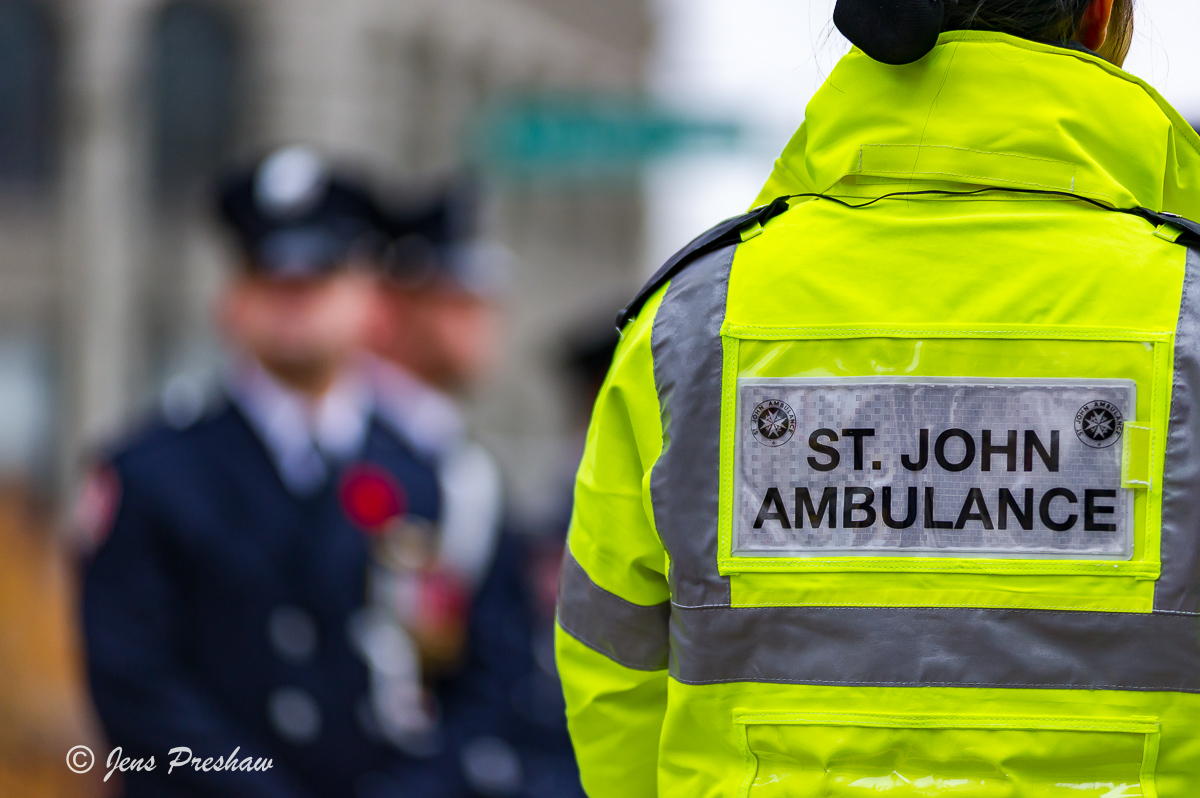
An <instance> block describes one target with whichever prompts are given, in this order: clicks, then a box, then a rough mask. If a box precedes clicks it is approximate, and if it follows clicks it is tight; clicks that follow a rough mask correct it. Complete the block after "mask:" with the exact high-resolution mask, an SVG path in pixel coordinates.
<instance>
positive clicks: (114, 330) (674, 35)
mask: <svg viewBox="0 0 1200 798" xmlns="http://www.w3.org/2000/svg"><path fill="white" fill-rule="evenodd" d="M832 5H833V2H832V0H605V2H595V1H594V0H593V1H592V2H588V0H339V2H329V1H328V0H228V1H226V0H165V1H164V0H0V673H2V674H4V675H5V677H6V678H5V679H4V680H3V682H4V683H3V684H2V685H0V795H14V796H16V795H19V796H42V795H46V796H50V795H64V796H66V795H84V794H92V792H89V791H93V792H94V790H95V789H96V787H97V783H98V781H99V778H98V777H97V778H96V779H90V778H88V779H85V778H83V777H78V776H73V775H72V774H70V773H69V772H68V771H67V770H66V768H65V767H64V763H63V756H64V755H65V752H66V750H67V749H68V748H70V747H71V746H72V745H75V744H77V743H79V742H80V741H86V740H94V739H97V726H96V722H95V720H94V719H93V717H92V713H91V710H90V706H89V701H88V697H87V694H86V690H85V688H84V679H83V678H82V675H81V674H82V665H81V654H80V651H81V644H80V642H79V633H78V631H77V621H76V615H77V611H76V609H75V607H76V601H77V599H76V594H75V590H76V575H75V573H76V572H75V568H76V566H75V564H74V555H73V554H72V547H73V543H72V540H71V537H72V534H71V531H70V530H71V529H72V523H71V520H70V519H71V516H72V513H73V512H74V511H75V509H76V508H77V507H78V506H79V504H80V502H81V501H83V502H84V503H85V504H86V497H82V498H81V497H80V483H81V477H82V474H83V472H84V469H85V467H86V465H87V463H88V460H89V456H90V454H91V453H92V452H94V451H96V450H97V448H98V447H100V446H103V445H104V444H106V443H107V442H109V441H112V440H114V439H116V438H117V436H119V435H120V434H121V433H122V432H123V431H124V430H127V429H129V428H130V426H131V425H132V424H134V423H136V421H137V420H138V419H140V418H143V417H145V416H146V415H147V414H151V413H155V412H165V413H168V414H169V413H171V412H182V411H186V409H187V408H188V407H189V406H190V405H191V404H195V403H196V402H198V401H200V399H198V398H197V397H200V396H202V395H203V392H204V390H205V385H206V383H207V381H208V380H210V379H211V376H212V374H213V372H214V371H215V369H216V368H217V366H218V364H219V362H220V359H221V354H220V351H221V350H220V346H219V343H218V341H217V339H216V337H215V335H214V333H213V331H212V324H211V319H210V315H211V311H210V308H211V307H212V304H213V301H214V298H215V296H216V295H217V293H218V292H219V290H220V287H221V285H222V282H223V281H224V280H225V278H226V276H227V273H228V268H227V264H228V262H229V261H230V259H231V258H232V257H233V255H232V254H231V251H230V245H229V242H228V241H227V240H226V238H225V236H224V234H222V232H221V231H220V230H218V229H217V227H216V226H215V225H214V223H213V221H212V218H211V209H212V199H211V191H212V184H213V179H214V175H215V174H217V172H218V170H219V169H220V168H221V167H223V166H224V165H226V164H228V163H230V162H234V161H237V160H238V159H245V158H248V157H250V156H253V155H255V154H261V153H262V152H264V151H265V150H267V149H269V148H272V147H275V146H279V145H284V144H292V143H302V144H307V145H311V146H312V147H314V148H316V149H318V150H320V151H321V152H322V153H324V154H325V155H326V156H327V157H329V158H330V159H331V160H333V161H334V162H337V163H338V164H342V165H345V167H346V168H351V169H353V170H355V171H356V172H357V173H358V174H360V175H362V176H363V178H364V179H365V180H367V181H368V182H370V183H371V184H373V185H374V186H376V187H377V188H379V189H380V190H381V191H384V192H387V191H393V190H395V187H397V186H404V187H406V188H407V189H408V190H410V191H418V190H419V189H420V188H421V187H422V186H432V185H435V184H437V183H438V182H439V181H443V180H445V179H446V178H447V177H448V176H450V175H460V176H461V175H464V174H469V175H471V176H472V178H473V180H474V181H475V182H476V184H477V185H478V186H479V187H480V192H481V196H482V213H481V219H482V227H483V230H482V237H483V238H484V239H485V240H486V241H487V242H488V243H489V244H490V245H493V246H494V247H496V248H497V250H498V251H503V252H505V253H506V254H505V256H504V257H503V261H504V271H505V275H504V281H503V282H504V287H503V290H502V292H501V294H500V296H501V303H500V304H501V309H502V313H503V320H504V323H503V329H504V335H503V340H502V342H501V346H500V347H499V353H498V355H497V356H496V358H495V362H493V363H491V364H489V368H488V371H487V374H486V375H485V377H484V378H483V380H482V382H481V384H479V385H477V386H476V387H475V389H474V390H473V391H471V392H470V393H469V395H467V396H466V397H464V401H465V404H466V408H467V415H468V419H469V424H470V427H471V428H472V430H473V431H474V434H475V435H476V436H477V437H478V439H479V440H480V441H482V442H483V443H484V444H485V445H486V446H487V447H488V448H489V449H490V450H491V451H492V453H493V454H494V455H495V457H496V459H497V461H498V463H499V465H500V467H501V470H502V472H503V475H504V478H505V482H506V485H507V489H508V501H507V511H508V513H509V515H510V516H511V517H512V524H513V526H514V528H516V529H520V530H527V531H528V533H529V534H538V531H539V530H542V529H544V528H546V527H550V526H554V525H555V524H560V523H561V518H562V516H563V512H564V508H563V503H564V496H567V495H569V494H568V491H569V487H570V481H571V476H572V474H573V472H574V469H575V465H576V463H577V459H578V456H579V453H580V451H581V445H582V444H581V426H582V425H583V424H584V423H586V407H582V408H581V407H580V396H583V397H586V396H587V395H588V393H587V391H586V390H584V391H582V392H581V391H580V390H579V386H578V385H577V384H575V383H573V382H572V379H571V378H570V377H569V375H568V374H567V370H565V369H564V364H565V363H567V362H568V361H571V359H572V358H575V359H576V360H579V359H580V358H583V359H586V358H587V357H588V356H594V352H593V351H592V350H593V349H595V346H600V351H601V353H602V354H601V355H600V357H601V358H603V345H602V344H596V342H597V341H600V342H602V341H603V340H604V336H605V335H606V330H608V329H611V326H610V325H611V319H612V317H613V314H614V313H615V311H616V310H617V309H618V308H619V307H620V306H621V305H622V304H623V302H624V301H625V300H627V299H628V298H629V297H631V296H632V294H633V293H634V292H635V291H636V289H637V287H638V286H639V285H640V284H641V283H642V282H643V280H644V279H645V277H646V276H647V275H648V274H649V273H650V272H651V271H653V269H654V268H656V267H657V265H658V264H659V263H660V262H661V261H662V260H663V259H665V258H666V257H667V256H668V255H670V253H671V252H673V251H674V250H675V249H677V248H678V247H680V246H682V245H683V244H684V243H686V242H687V241H688V240H689V239H690V238H692V237H693V236H695V235H696V234H698V233H699V232H701V231H703V230H704V229H706V228H707V227H709V226H711V225H712V224H714V223H715V222H717V221H719V220H720V219H721V218H724V217H726V216H729V215H732V214H735V213H738V212H740V211H741V210H743V209H744V208H745V207H746V206H747V205H748V204H749V202H750V201H751V200H752V199H753V198H754V196H755V194H756V193H757V191H758V188H759V186H760V185H761V182H762V181H763V180H764V179H765V177H766V175H767V173H768V172H769V169H770V166H771V162H772V160H773V159H774V157H775V155H776V154H777V153H778V151H779V150H780V149H782V147H783V145H784V143H786V141H787V139H788V138H789V136H790V135H791V133H792V132H793V131H794V129H795V128H796V127H797V126H798V125H799V123H800V122H801V121H802V119H803V115H804V105H805V103H806V101H807V99H808V97H809V96H810V95H811V94H812V92H813V91H814V90H815V89H816V88H817V87H818V86H819V85H820V83H821V82H822V80H823V79H824V76H825V75H826V74H827V73H828V71H829V70H830V69H831V68H832V66H833V65H834V64H835V63H836V61H837V59H838V58H839V57H840V56H841V55H842V54H843V53H844V52H845V51H846V49H847V45H846V43H845V42H844V41H843V40H842V39H841V38H840V37H839V36H838V35H837V34H836V32H835V31H833V29H832V26H831V25H830V23H829V19H830V14H831V9H832ZM1198 36H1200V4H1197V3H1195V2H1194V0H1140V7H1139V11H1138V33H1137V35H1136V38H1135V44H1134V47H1133V52H1132V55H1131V58H1130V61H1129V63H1128V64H1127V68H1128V69H1130V71H1132V72H1134V73H1135V74H1137V75H1139V76H1141V77H1143V78H1145V79H1146V80H1148V81H1149V82H1150V83H1151V84H1152V85H1154V86H1155V87H1156V88H1158V89H1159V90H1160V91H1162V93H1163V94H1164V95H1166V97H1167V98H1168V99H1169V100H1170V101H1171V102H1173V103H1174V104H1175V105H1176V106H1177V107H1178V108H1179V109H1180V110H1181V111H1182V112H1183V113H1184V115H1185V116H1186V117H1187V118H1189V119H1200V47H1196V45H1195V41H1196V39H1197V37H1198ZM594 345H595V346H594ZM181 409H182V410H181ZM92 775H93V776H94V775H96V774H92Z"/></svg>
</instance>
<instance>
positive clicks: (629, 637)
mask: <svg viewBox="0 0 1200 798" xmlns="http://www.w3.org/2000/svg"><path fill="white" fill-rule="evenodd" d="M670 614H671V607H670V604H669V603H668V602H665V601H664V602H663V603H661V604H654V605H651V606H648V607H647V606H643V605H641V604H633V603H631V602H628V601H626V600H625V599H623V598H621V597H620V596H617V595H614V594H613V593H610V592H608V591H607V590H605V589H604V588H602V587H600V586H599V585H597V584H596V583H595V582H593V581H592V579H591V577H589V576H588V575H587V572H586V571H584V570H583V567H582V566H580V565H579V563H578V562H576V561H575V558H574V557H573V556H571V550H570V549H567V551H566V553H565V554H564V555H563V564H562V571H561V572H560V573H559V577H558V624H559V626H561V627H562V628H563V630H564V631H566V632H567V633H568V634H570V635H571V636H572V637H574V638H575V639H576V640H578V641H579V642H581V643H583V644H584V645H585V646H587V647H588V648H591V649H593V650H595V651H598V652H600V653H601V654H603V655H604V656H606V657H608V658H609V659H611V660H613V661H614V662H617V663H620V664H621V665H624V666H625V667H627V668H633V669H634V670H639V671H660V670H663V669H665V668H666V667H667V651H668V642H667V640H668V637H667V621H668V618H669V617H670Z"/></svg>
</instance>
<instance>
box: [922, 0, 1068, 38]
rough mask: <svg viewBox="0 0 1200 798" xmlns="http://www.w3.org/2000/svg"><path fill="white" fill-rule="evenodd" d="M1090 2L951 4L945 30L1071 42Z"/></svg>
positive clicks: (980, 0) (976, 0)
mask: <svg viewBox="0 0 1200 798" xmlns="http://www.w3.org/2000/svg"><path fill="white" fill-rule="evenodd" d="M1090 4H1091V0H958V2H954V0H948V1H947V2H946V4H945V14H944V16H943V21H942V30H944V31H950V30H990V31H997V32H999V33H1008V34H1011V35H1013V36H1019V37H1021V38H1022V39H1032V40H1033V41H1041V42H1064V41H1068V40H1070V39H1071V38H1072V37H1073V36H1074V35H1075V31H1076V30H1078V28H1079V23H1080V22H1081V21H1082V20H1083V15H1084V14H1085V13H1086V12H1087V9H1088V6H1089V5H1090Z"/></svg>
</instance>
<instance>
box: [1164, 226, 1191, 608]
mask: <svg viewBox="0 0 1200 798" xmlns="http://www.w3.org/2000/svg"><path fill="white" fill-rule="evenodd" d="M1198 396H1200V251H1197V250H1195V249H1189V250H1188V254H1187V272H1186V274H1185V275H1184V278H1183V300H1182V302H1181V303H1180V308H1179V326H1178V328H1177V329H1176V333H1175V377H1174V385H1173V386H1172V391H1171V421H1170V426H1169V428H1168V430H1167V451H1166V468H1165V471H1164V473H1163V485H1162V492H1163V503H1162V565H1163V568H1162V576H1161V577H1160V578H1159V581H1158V585H1157V588H1156V590H1155V596H1154V608H1155V609H1157V610H1172V611H1175V612H1192V613H1194V612H1196V611H1197V610H1200V407H1197V397H1198Z"/></svg>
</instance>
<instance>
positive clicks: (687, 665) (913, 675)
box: [670, 607, 1200, 693]
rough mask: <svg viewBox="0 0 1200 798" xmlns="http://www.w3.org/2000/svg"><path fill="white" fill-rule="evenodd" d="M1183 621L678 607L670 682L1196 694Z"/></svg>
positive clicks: (1188, 621) (1199, 666) (1198, 631)
mask: <svg viewBox="0 0 1200 798" xmlns="http://www.w3.org/2000/svg"><path fill="white" fill-rule="evenodd" d="M1198 636H1200V626H1198V625H1197V621H1196V619H1195V618H1194V617H1190V616H1187V615H1171V614H1154V615H1137V614H1114V613H1099V612H1047V611H1033V610H974V609H939V608H930V609H898V608H880V607H763V608H747V609H729V608H711V609H684V608H680V607H676V608H674V610H673V612H672V615H671V668H670V670H671V675H672V676H673V677H674V678H676V679H677V680H679V681H681V682H687V683H689V684H709V683H716V682H740V681H754V682H778V683H788V684H830V685H877V686H925V687H934V686H949V687H1008V688H1055V689H1093V690H1100V689H1112V690H1155V691H1178V692H1189V693H1195V692H1200V642H1198Z"/></svg>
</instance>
